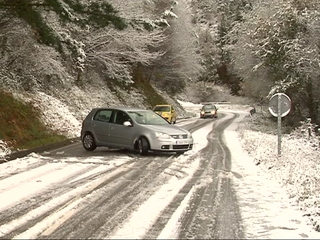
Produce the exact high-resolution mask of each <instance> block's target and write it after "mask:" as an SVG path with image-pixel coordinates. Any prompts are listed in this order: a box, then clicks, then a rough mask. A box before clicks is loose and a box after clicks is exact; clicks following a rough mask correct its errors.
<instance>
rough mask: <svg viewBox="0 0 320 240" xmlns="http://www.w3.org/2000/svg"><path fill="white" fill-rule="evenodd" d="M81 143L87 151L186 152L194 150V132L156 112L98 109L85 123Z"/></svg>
mask: <svg viewBox="0 0 320 240" xmlns="http://www.w3.org/2000/svg"><path fill="white" fill-rule="evenodd" d="M81 141H82V144H83V147H84V148H85V149H86V150H87V151H94V150H95V149H96V148H97V147H103V146H105V147H113V148H122V149H129V150H136V151H138V152H139V153H140V154H142V155H144V154H146V153H148V151H149V150H150V151H162V152H176V153H184V152H185V151H188V150H191V149H192V147H193V137H192V135H191V133H190V132H189V131H187V130H185V129H183V128H181V127H179V126H176V125H173V124H170V123H169V122H167V121H166V120H165V119H164V118H162V117H161V116H159V115H158V114H157V113H155V112H154V111H152V110H146V109H139V108H123V107H114V108H109V107H107V108H94V109H92V110H91V112H90V113H89V114H88V115H87V117H86V118H85V119H84V120H83V122H82V129H81Z"/></svg>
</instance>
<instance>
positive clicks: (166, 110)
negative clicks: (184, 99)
mask: <svg viewBox="0 0 320 240" xmlns="http://www.w3.org/2000/svg"><path fill="white" fill-rule="evenodd" d="M153 110H154V111H159V112H170V107H168V106H156V107H155V108H154V109H153Z"/></svg>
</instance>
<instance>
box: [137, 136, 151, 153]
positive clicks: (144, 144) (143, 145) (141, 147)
mask: <svg viewBox="0 0 320 240" xmlns="http://www.w3.org/2000/svg"><path fill="white" fill-rule="evenodd" d="M138 151H139V154H140V155H146V154H147V153H148V151H149V144H148V140H147V139H146V138H144V137H140V138H139V140H138Z"/></svg>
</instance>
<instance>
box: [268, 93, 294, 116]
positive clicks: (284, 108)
mask: <svg viewBox="0 0 320 240" xmlns="http://www.w3.org/2000/svg"><path fill="white" fill-rule="evenodd" d="M279 109H280V110H279ZM290 110H291V100H290V98H289V97H288V96H287V95H286V94H284V93H276V94H274V95H273V96H272V97H271V98H270V102H269V112H270V113H271V114H272V115H273V116H275V117H278V113H279V111H280V116H281V117H284V116H286V115H288V113H289V112H290Z"/></svg>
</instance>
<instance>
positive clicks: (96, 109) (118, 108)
mask: <svg viewBox="0 0 320 240" xmlns="http://www.w3.org/2000/svg"><path fill="white" fill-rule="evenodd" d="M106 109H110V110H122V111H150V110H148V109H143V108H136V107H117V106H115V107H97V108H93V109H92V110H95V111H98V110H106Z"/></svg>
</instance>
